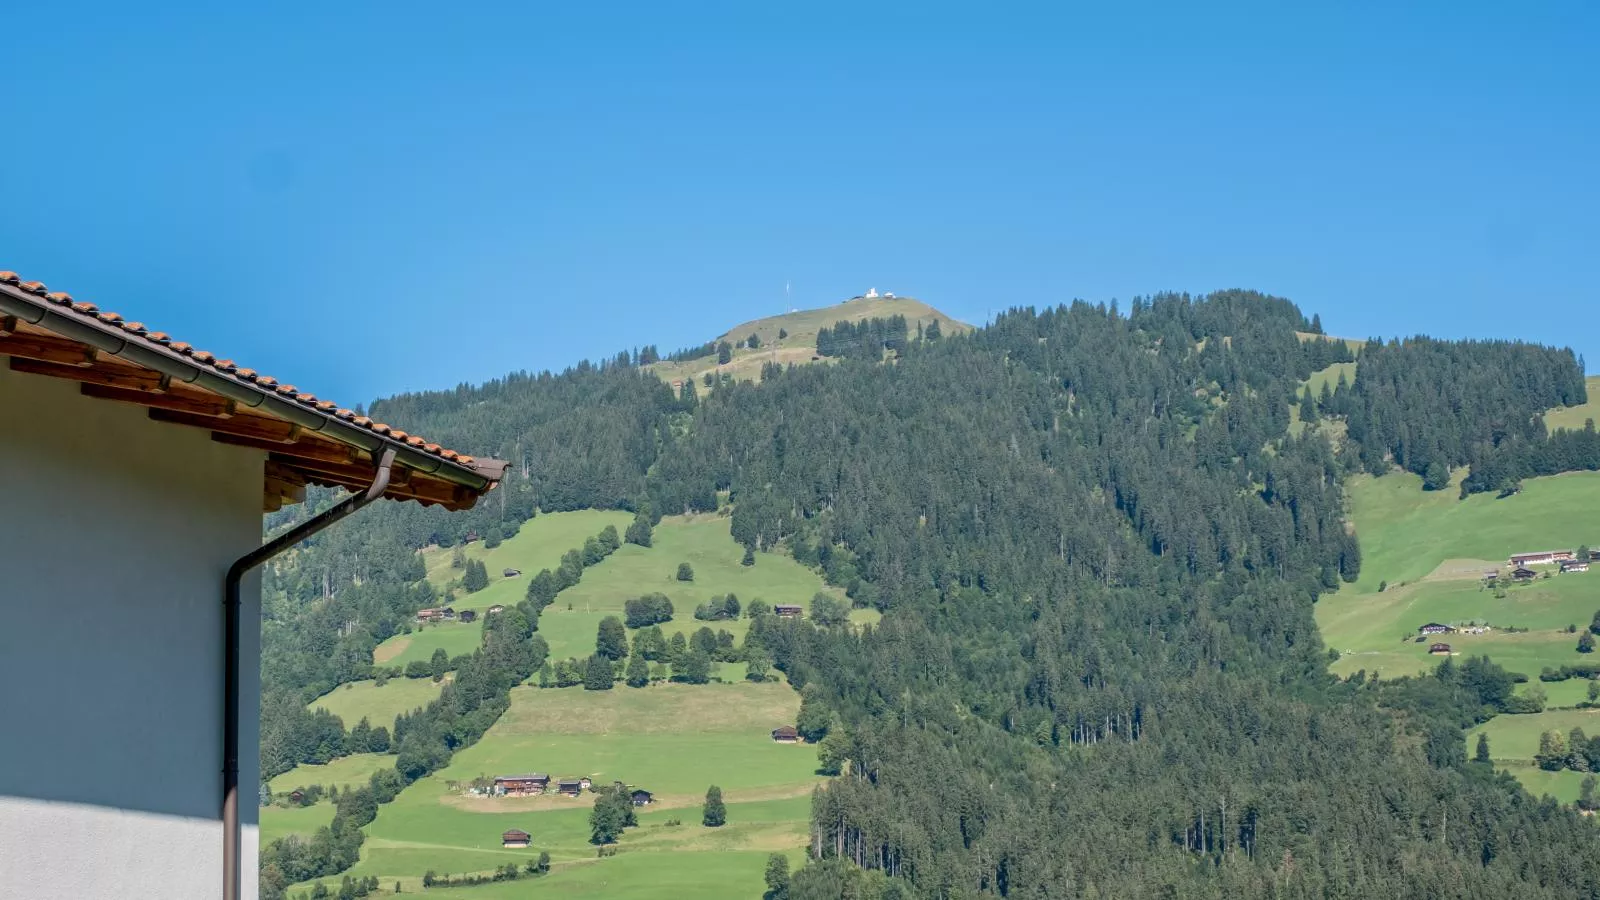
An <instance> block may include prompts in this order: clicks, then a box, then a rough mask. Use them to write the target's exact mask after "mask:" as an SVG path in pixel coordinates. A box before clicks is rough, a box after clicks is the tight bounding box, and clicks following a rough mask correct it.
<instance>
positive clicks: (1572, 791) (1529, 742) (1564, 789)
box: [1467, 685, 1600, 803]
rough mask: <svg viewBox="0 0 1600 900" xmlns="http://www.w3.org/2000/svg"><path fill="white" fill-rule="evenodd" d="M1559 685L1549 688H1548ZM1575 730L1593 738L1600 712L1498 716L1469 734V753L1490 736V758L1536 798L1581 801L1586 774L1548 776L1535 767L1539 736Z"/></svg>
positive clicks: (1568, 711) (1556, 711)
mask: <svg viewBox="0 0 1600 900" xmlns="http://www.w3.org/2000/svg"><path fill="white" fill-rule="evenodd" d="M1556 686H1558V685H1546V688H1550V687H1556ZM1574 727H1577V728H1582V729H1583V730H1584V732H1585V733H1588V734H1594V733H1596V730H1597V729H1600V710H1593V709H1559V710H1548V711H1546V712H1542V713H1539V714H1537V715H1531V716H1495V717H1494V718H1493V719H1490V720H1489V721H1487V722H1485V723H1484V724H1482V725H1479V726H1478V727H1477V728H1474V729H1472V731H1470V732H1468V734H1467V752H1469V753H1471V752H1472V751H1473V749H1474V748H1476V747H1477V746H1478V735H1479V734H1487V735H1488V736H1489V755H1490V756H1491V757H1492V758H1493V759H1494V761H1495V765H1496V766H1497V767H1501V768H1504V769H1506V770H1508V771H1509V772H1511V774H1513V775H1515V776H1516V777H1517V780H1518V781H1520V782H1522V784H1523V786H1524V787H1526V788H1527V789H1528V791H1529V792H1530V793H1532V794H1533V795H1534V796H1536V797H1537V796H1541V795H1544V794H1549V795H1551V796H1553V797H1555V798H1556V799H1557V800H1560V801H1561V802H1563V803H1571V802H1572V801H1574V800H1576V799H1578V791H1579V789H1580V786H1581V785H1582V783H1583V779H1584V773H1582V772H1573V771H1571V770H1563V771H1560V772H1546V771H1544V770H1542V769H1540V768H1538V767H1537V766H1535V765H1534V764H1533V755H1534V753H1536V752H1538V750H1539V735H1540V734H1543V733H1544V732H1546V731H1559V732H1561V735H1562V737H1565V736H1566V735H1567V732H1569V731H1571V730H1572V729H1573V728H1574Z"/></svg>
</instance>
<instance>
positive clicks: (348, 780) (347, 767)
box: [269, 753, 394, 794]
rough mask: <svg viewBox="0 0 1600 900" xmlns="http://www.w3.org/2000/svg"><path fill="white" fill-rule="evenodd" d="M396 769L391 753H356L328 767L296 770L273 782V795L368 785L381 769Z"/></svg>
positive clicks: (305, 767) (304, 767)
mask: <svg viewBox="0 0 1600 900" xmlns="http://www.w3.org/2000/svg"><path fill="white" fill-rule="evenodd" d="M392 768H394V757H393V756H391V755H389V754H387V753H352V754H351V755H349V756H342V757H340V758H338V759H336V760H334V761H333V762H330V763H328V764H327V765H325V766H295V767H294V768H292V769H290V770H289V771H287V772H285V773H283V774H282V775H279V776H278V777H276V778H274V779H272V781H271V783H270V785H269V786H270V787H271V789H272V792H273V793H275V794H277V793H283V792H285V791H292V790H294V789H295V788H301V787H308V786H310V785H313V784H321V785H339V786H340V787H348V786H350V785H363V784H366V783H367V781H368V779H370V778H371V777H372V773H373V772H376V771H378V770H379V769H392Z"/></svg>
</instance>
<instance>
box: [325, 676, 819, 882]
mask: <svg viewBox="0 0 1600 900" xmlns="http://www.w3.org/2000/svg"><path fill="white" fill-rule="evenodd" d="M798 710H799V696H798V695H797V694H796V693H795V692H794V691H793V690H791V689H790V688H788V687H787V686H786V685H783V684H778V683H767V684H749V683H742V684H724V685H719V684H711V685H698V686H691V685H677V684H661V685H653V686H651V687H647V688H639V689H634V688H627V687H622V686H618V687H617V688H615V689H613V690H611V691H584V690H582V689H581V688H563V689H539V688H534V687H519V688H516V689H514V690H513V692H512V704H511V708H510V709H509V710H508V711H507V712H506V713H505V714H504V715H503V716H501V718H500V720H499V721H498V722H497V723H496V724H495V725H494V727H492V728H491V729H490V730H489V731H488V732H487V733H486V734H485V735H484V737H483V738H482V739H481V740H480V741H479V742H478V743H476V744H474V745H473V746H471V747H468V748H465V749H463V750H461V751H460V752H458V753H457V754H456V756H455V758H454V759H453V760H452V761H451V764H450V765H449V766H448V767H446V768H445V769H443V770H441V771H440V772H437V773H435V774H433V775H431V776H429V777H427V778H424V779H422V780H421V781H419V782H417V783H416V784H414V785H412V786H411V787H409V788H407V789H406V790H405V791H404V792H402V793H401V795H400V796H399V797H397V798H395V800H394V802H392V803H389V804H386V805H384V806H382V807H380V809H379V812H378V818H377V819H376V820H374V821H373V822H372V823H371V824H370V825H368V826H367V828H366V832H367V835H368V838H367V842H366V844H365V846H364V848H363V851H362V859H361V862H360V863H359V864H358V865H357V866H356V868H355V869H354V870H353V872H352V874H354V875H357V876H363V875H378V876H379V877H380V879H381V880H382V882H383V884H384V887H385V888H386V889H387V888H389V887H391V885H392V882H393V881H395V880H397V879H398V880H400V881H402V882H403V883H404V884H406V885H407V886H408V889H409V890H416V889H419V888H420V884H419V882H418V881H417V880H418V879H420V877H421V876H422V875H423V873H425V872H427V871H429V870H432V871H434V872H437V873H441V874H443V873H457V874H459V873H465V872H475V871H485V870H488V869H492V868H494V867H495V866H499V865H504V864H505V863H506V862H508V861H519V862H526V861H528V860H530V859H534V858H536V857H537V856H538V853H539V851H541V850H546V851H549V853H550V854H551V857H552V859H553V861H554V862H555V869H554V870H553V871H552V872H551V874H550V875H548V876H546V877H545V878H543V879H540V880H539V881H538V882H537V888H536V887H535V884H536V883H535V882H534V881H532V880H529V879H523V880H521V881H518V882H515V883H512V884H507V885H504V886H496V887H494V888H491V887H480V888H463V889H458V890H459V891H460V892H461V893H463V894H465V893H467V892H469V891H470V892H472V896H474V897H495V896H500V895H501V894H499V893H495V891H505V892H507V893H505V895H506V896H510V895H511V894H510V893H509V892H511V891H518V892H520V893H518V894H517V896H524V895H526V894H527V893H530V892H533V891H535V890H539V891H546V892H552V891H553V892H558V893H559V894H560V895H562V896H608V897H609V896H654V897H659V896H669V895H670V896H689V895H692V896H697V897H708V898H721V897H727V898H730V900H732V898H748V897H753V896H756V895H758V894H759V893H760V890H761V873H762V871H763V868H764V866H765V863H766V857H767V854H768V853H771V852H789V851H799V850H800V849H801V848H803V847H804V845H805V842H806V834H807V827H808V826H807V823H808V821H809V815H810V793H811V791H812V789H813V788H814V787H815V786H817V785H818V784H821V783H822V782H823V781H824V779H823V778H822V777H820V776H818V775H816V774H815V769H816V765H817V763H816V751H815V748H814V747H808V746H805V745H781V744H775V743H773V741H772V740H771V737H770V734H769V732H770V731H771V729H772V728H774V727H776V726H778V725H781V724H791V723H792V722H793V721H794V717H795V714H796V713H797V712H798ZM526 771H539V772H547V773H549V774H551V775H553V776H555V777H563V776H567V777H577V776H582V775H587V776H588V777H590V778H591V779H593V780H594V781H595V782H596V783H597V784H603V783H607V782H610V781H622V782H624V783H626V784H628V785H629V786H631V787H635V788H643V789H645V790H649V791H652V792H653V793H654V794H656V797H657V802H656V803H654V804H652V805H651V806H648V807H645V808H642V809H640V810H639V820H640V826H639V827H638V828H633V829H629V830H628V832H627V833H626V834H625V835H624V836H623V838H622V840H621V842H620V844H619V846H618V850H619V855H618V856H616V857H612V858H607V859H597V858H596V854H595V848H594V847H593V846H592V845H590V844H589V842H588V838H589V812H590V810H591V809H592V807H593V795H591V794H585V795H583V796H582V797H580V798H576V799H568V798H562V797H553V796H544V797H521V798H506V797H502V798H487V797H474V796H471V795H470V794H467V793H465V792H463V791H462V790H460V789H459V788H460V786H461V785H462V784H467V783H470V782H471V781H472V780H473V779H475V778H477V777H480V776H487V777H491V778H492V777H493V776H495V775H497V774H507V773H510V772H526ZM711 784H717V785H719V786H720V787H721V788H722V789H723V792H724V798H725V802H726V803H727V807H728V824H727V825H725V826H723V827H722V828H716V829H711V828H705V827H703V826H702V825H701V824H700V803H701V801H702V800H703V798H704V796H705V791H706V788H707V787H708V786H709V785H711ZM510 828H517V829H521V830H523V831H527V832H528V833H529V834H531V835H533V847H531V848H529V849H526V850H506V849H503V848H502V847H501V846H500V834H501V832H503V831H505V830H507V829H510ZM413 885H415V887H412V886H413ZM664 885H672V886H677V885H681V886H682V887H681V888H678V887H673V890H674V891H676V890H680V889H681V890H682V891H688V892H691V893H689V894H677V893H671V894H669V893H664V892H665V891H666V890H667V888H666V887H664ZM429 893H430V894H431V895H435V896H454V895H453V894H451V893H447V892H444V890H443V889H436V890H433V891H430V892H429Z"/></svg>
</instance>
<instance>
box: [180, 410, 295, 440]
mask: <svg viewBox="0 0 1600 900" xmlns="http://www.w3.org/2000/svg"><path fill="white" fill-rule="evenodd" d="M150 418H152V419H155V420H156V421H157V422H167V423H169V424H172V425H188V426H189V427H191V428H205V429H208V430H210V431H212V432H214V433H216V434H232V435H238V436H239V437H247V438H253V439H255V440H258V441H268V442H271V443H278V444H292V443H294V442H295V441H296V440H298V439H299V437H300V432H301V428H300V426H299V425H296V424H294V423H293V422H285V421H283V420H282V419H270V418H267V417H266V416H258V415H255V414H253V413H245V412H239V411H237V410H236V411H235V412H234V413H233V415H232V416H231V417H230V418H226V419H224V418H221V417H218V416H203V415H196V414H194V413H191V412H179V411H177V410H170V409H154V408H152V409H151V410H150Z"/></svg>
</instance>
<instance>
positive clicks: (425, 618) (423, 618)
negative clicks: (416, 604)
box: [417, 609, 444, 622]
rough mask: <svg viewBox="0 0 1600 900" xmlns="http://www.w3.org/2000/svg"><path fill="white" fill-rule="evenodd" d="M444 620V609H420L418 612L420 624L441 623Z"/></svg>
mask: <svg viewBox="0 0 1600 900" xmlns="http://www.w3.org/2000/svg"><path fill="white" fill-rule="evenodd" d="M443 619H444V610H442V609H419V610H417V621H418V622H439V621H442V620H443Z"/></svg>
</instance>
